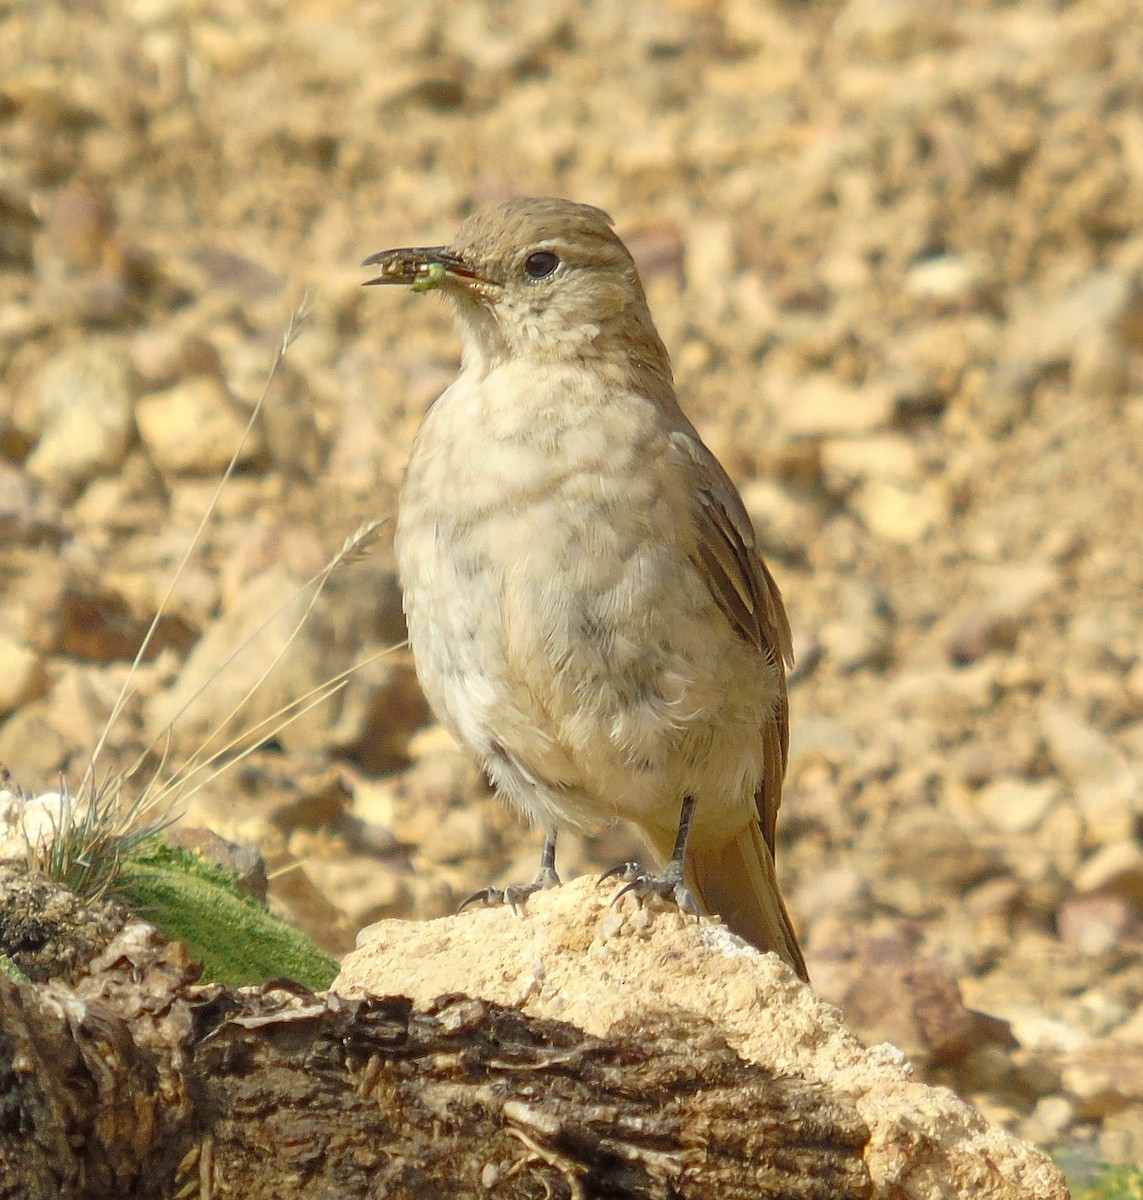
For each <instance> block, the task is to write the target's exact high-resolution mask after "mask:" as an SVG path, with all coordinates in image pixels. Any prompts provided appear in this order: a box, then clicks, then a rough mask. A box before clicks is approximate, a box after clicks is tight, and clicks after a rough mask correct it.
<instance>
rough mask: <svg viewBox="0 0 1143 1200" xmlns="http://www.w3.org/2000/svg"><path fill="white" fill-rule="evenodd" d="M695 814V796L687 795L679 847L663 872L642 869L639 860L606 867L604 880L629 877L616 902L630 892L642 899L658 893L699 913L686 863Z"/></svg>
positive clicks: (658, 896)
mask: <svg viewBox="0 0 1143 1200" xmlns="http://www.w3.org/2000/svg"><path fill="white" fill-rule="evenodd" d="M694 815H695V798H694V797H693V796H684V797H683V806H682V810H681V811H680V813H679V832H678V834H677V835H676V837H675V848H674V850H672V851H671V857H670V858H669V859H668V860H667V865H666V866H665V867H664V868H663V870H662V873H661V874H659V875H651V874H648V872H646V871H643V870H640V868H639V866H638V865H637V864H636V863H623V864H622V865H621V866H618V867H612V868H611V870H610V871H605V872H604V874H603V875H602V876H600V882H602V881H603V880H604V879H610V878H612V877H614V876H619V877H620V878H621V879H625V880H627V883H626V886H625V887H622V888H620V889H619V891H618V892H616V894H615V899H614V900H612V902H611V903H612V904H615V903H616V902H617V901H618V900H619V898H620V896H626V895H627V893H628V892H630V893H631V894H632V895H634V896H636V897H637V898H638V899H639V900H645V899H647V898H648V897H649V896H654V897H657V898H658V899H660V900H668V901H670V902H671V903H672V904H674V905H675V906H676V907H677V908H678V910H679V911H680V912H689V913H694V914H695V916H696V917H697V916H698V915H699V911H700V910H699V906H698V901H697V900H695V898H694V896H693V895H692V893H691V890H690V888H688V887H687V885H686V866H685V863H686V856H687V839H688V838H689V837H690V833H691V822H692V821H693V820H694Z"/></svg>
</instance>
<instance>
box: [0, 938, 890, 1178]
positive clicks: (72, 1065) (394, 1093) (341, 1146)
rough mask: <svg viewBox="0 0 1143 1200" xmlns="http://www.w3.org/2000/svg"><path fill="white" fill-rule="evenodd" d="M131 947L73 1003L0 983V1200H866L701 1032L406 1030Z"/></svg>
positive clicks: (842, 1109) (801, 1086) (453, 1025)
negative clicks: (212, 977)
mask: <svg viewBox="0 0 1143 1200" xmlns="http://www.w3.org/2000/svg"><path fill="white" fill-rule="evenodd" d="M195 978H196V971H195V969H194V968H193V966H190V965H188V964H187V963H186V961H185V957H184V956H183V955H182V954H181V952H180V949H179V947H178V946H177V945H175V946H167V945H163V944H162V943H161V942H160V941H159V940H158V939H157V938H156V937H155V935H154V933H153V931H152V930H151V929H150V927H149V926H146V925H141V924H134V925H129V926H128V927H127V928H126V929H124V930H123V931H122V933H121V934H119V936H118V937H116V938H115V940H114V941H113V942H112V943H111V944H110V945H109V946H108V947H107V948H106V950H105V951H104V952H103V953H102V954H100V955H99V956H98V957H97V958H96V959H95V960H94V961H93V962H92V964H91V970H90V973H89V974H88V975H87V976H85V977H84V978H82V979H80V980H78V981H77V982H76V983H75V984H74V986H72V987H64V986H62V985H60V984H54V983H46V984H33V985H27V986H18V985H16V984H13V983H11V982H10V981H7V980H2V979H0V1197H2V1198H3V1200H9V1198H13V1200H14V1198H16V1197H19V1198H21V1200H24V1198H27V1200H89V1198H90V1200H96V1198H98V1200H107V1198H108V1197H123V1198H125V1200H133V1198H139V1200H144V1198H151V1197H156V1198H158V1197H162V1198H164V1200H165V1198H170V1197H179V1198H188V1200H189V1198H190V1197H202V1198H208V1197H209V1198H211V1200H218V1198H221V1197H241V1198H242V1200H271V1198H274V1200H277V1198H280V1197H286V1196H289V1197H291V1198H292V1200H295V1198H296V1200H308V1198H311V1197H313V1198H315V1200H316V1198H317V1197H323V1198H324V1197H332V1196H336V1197H338V1198H339V1200H356V1198H357V1197H362V1198H364V1197H375V1196H387V1197H409V1198H410V1200H412V1198H413V1197H416V1198H417V1200H425V1198H426V1197H433V1196H442V1197H443V1196H449V1197H464V1196H473V1197H476V1196H481V1197H498V1198H503V1200H516V1198H519V1200H523V1198H525V1197H529V1198H533V1197H534V1198H535V1200H540V1198H542V1197H569V1198H570V1197H585V1198H586V1197H594V1196H600V1197H604V1196H607V1197H640V1198H652V1200H653V1198H657V1197H662V1198H663V1200H666V1198H668V1197H680V1198H682V1197H693V1198H696V1200H698V1198H700V1197H712V1198H713V1197H719V1198H720V1200H723V1198H725V1200H734V1198H736V1197H743V1198H745V1197H751V1198H757V1197H783V1198H788V1200H814V1198H820V1200H826V1198H829V1200H846V1198H850V1197H853V1198H856V1197H867V1196H869V1195H870V1192H871V1184H870V1180H869V1176H868V1172H867V1170H866V1167H865V1164H864V1161H863V1158H862V1151H863V1148H864V1145H865V1142H866V1140H867V1138H868V1133H867V1130H866V1128H865V1126H864V1124H863V1122H862V1121H861V1120H860V1118H859V1117H858V1116H857V1114H856V1112H855V1110H854V1109H853V1108H852V1107H850V1106H849V1105H848V1104H846V1103H844V1102H842V1101H839V1100H837V1099H835V1098H832V1097H829V1096H827V1095H826V1094H825V1092H824V1090H823V1089H822V1088H821V1087H819V1086H818V1085H816V1084H811V1083H808V1082H805V1081H803V1080H798V1079H779V1078H775V1077H774V1075H773V1074H772V1073H771V1072H769V1071H768V1070H766V1069H765V1068H763V1067H760V1066H757V1065H750V1064H746V1063H744V1062H743V1061H742V1060H741V1059H739V1057H738V1056H737V1055H736V1054H734V1052H733V1051H731V1050H730V1049H729V1048H728V1047H727V1045H726V1044H725V1042H724V1041H723V1040H722V1039H721V1038H720V1037H719V1036H718V1035H717V1034H716V1033H715V1031H714V1030H713V1028H712V1027H711V1026H710V1025H708V1024H706V1023H705V1022H702V1021H699V1020H697V1019H695V1018H688V1017H681V1016H679V1017H675V1016H664V1015H661V1014H660V1015H656V1016H653V1017H650V1018H648V1019H647V1020H646V1021H645V1022H640V1023H639V1024H638V1025H637V1026H634V1027H633V1026H628V1027H625V1028H623V1029H622V1030H620V1031H618V1033H617V1034H616V1035H615V1036H611V1037H607V1038H599V1037H592V1036H588V1035H586V1034H584V1033H583V1032H582V1031H580V1030H579V1029H577V1028H575V1027H574V1026H572V1025H568V1024H565V1023H561V1022H557V1021H551V1020H541V1019H533V1018H529V1017H526V1016H524V1015H523V1014H521V1013H519V1012H518V1011H516V1010H514V1009H510V1008H503V1007H499V1006H497V1005H494V1004H491V1003H487V1002H485V1001H482V1000H474V999H471V998H468V997H464V996H447V997H443V998H441V999H439V1000H438V1001H436V1002H435V1003H433V1004H432V1005H429V1006H428V1007H427V1008H426V1009H424V1010H417V1009H415V1008H414V1007H413V1005H412V1003H411V1002H410V1001H408V1000H406V999H403V998H401V997H389V998H386V999H378V1000H360V1001H346V1000H339V999H337V998H336V997H330V998H328V999H327V998H326V997H324V996H321V995H315V994H314V993H311V992H308V991H306V990H304V989H301V988H298V987H296V986H294V985H292V984H281V983H280V984H267V985H266V986H264V987H262V988H260V989H257V990H246V991H234V990H232V989H224V988H222V987H219V986H210V987H205V988H204V987H198V986H196V984H195Z"/></svg>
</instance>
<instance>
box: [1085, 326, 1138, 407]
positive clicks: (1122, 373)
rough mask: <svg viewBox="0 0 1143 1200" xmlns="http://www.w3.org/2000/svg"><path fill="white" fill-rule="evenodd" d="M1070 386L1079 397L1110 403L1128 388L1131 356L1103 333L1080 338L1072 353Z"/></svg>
mask: <svg viewBox="0 0 1143 1200" xmlns="http://www.w3.org/2000/svg"><path fill="white" fill-rule="evenodd" d="M1071 383H1072V387H1073V388H1074V389H1075V391H1076V392H1077V393H1078V394H1079V395H1080V396H1091V397H1092V398H1093V399H1097V400H1098V399H1106V400H1114V399H1118V398H1119V397H1120V396H1122V395H1124V394H1125V393H1126V392H1127V390H1128V388H1129V387H1130V386H1131V354H1130V352H1129V350H1128V349H1127V347H1126V346H1125V345H1124V344H1123V341H1122V339H1121V338H1118V337H1115V336H1114V335H1113V334H1111V333H1108V332H1106V331H1100V332H1098V333H1094V334H1092V336H1091V337H1087V338H1083V339H1081V340H1080V341H1079V342H1078V343H1077V344H1076V348H1075V349H1074V350H1073V351H1072V358H1071Z"/></svg>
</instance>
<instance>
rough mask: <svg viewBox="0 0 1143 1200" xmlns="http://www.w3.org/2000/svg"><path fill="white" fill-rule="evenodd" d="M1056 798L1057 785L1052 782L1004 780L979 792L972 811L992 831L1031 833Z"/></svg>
mask: <svg viewBox="0 0 1143 1200" xmlns="http://www.w3.org/2000/svg"><path fill="white" fill-rule="evenodd" d="M1059 798H1060V785H1059V784H1058V783H1057V782H1056V781H1055V780H1054V779H1042V780H1039V781H1036V782H1032V781H1030V780H1026V779H1013V778H1011V777H1007V778H1001V779H997V780H996V781H995V782H994V783H991V784H989V785H988V786H986V787H984V788H982V789H981V791H980V792H979V793H978V795H977V798H976V809H977V811H978V812H979V813H980V815H981V816H982V817H983V818H984V819H985V820H986V821H987V822H988V823H989V824H990V825H991V826H992V827H993V828H994V829H999V830H1001V831H1002V832H1005V833H1031V832H1032V831H1033V830H1034V829H1036V828H1037V827H1038V826H1039V824H1040V822H1041V821H1042V820H1043V819H1044V818H1045V817H1046V816H1047V815H1048V812H1049V810H1050V809H1051V807H1052V805H1053V804H1055V803H1056V801H1057V800H1058V799H1059Z"/></svg>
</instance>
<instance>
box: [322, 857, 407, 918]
mask: <svg viewBox="0 0 1143 1200" xmlns="http://www.w3.org/2000/svg"><path fill="white" fill-rule="evenodd" d="M305 863H306V874H307V875H308V876H309V877H310V879H311V880H312V881H313V882H314V883H315V884H317V886H318V888H319V889H320V891H321V893H322V895H323V896H328V897H329V898H330V899H331V900H332V901H333V902H334V904H336V905H337V907H338V908H339V909H340V910H341V911H342V912H344V913H345V914H346V916H348V918H349V920H350V922H351V923H352V924H353V926H354V928H358V929H359V928H361V926H362V925H364V924H366V923H367V922H370V921H378V920H381V919H382V918H384V917H386V916H388V915H390V914H391V913H393V912H399V911H402V910H403V909H404V908H405V907H406V906H407V905H408V892H409V888H408V884H407V883H406V882H405V881H404V880H403V879H402V878H401V876H400V874H399V873H398V871H396V870H394V868H393V866H392V865H391V864H388V863H383V862H378V861H377V859H376V858H374V857H373V856H372V855H357V854H351V855H346V854H343V855H338V856H337V857H332V858H328V857H317V856H316V855H313V854H309V855H306V856H305Z"/></svg>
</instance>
